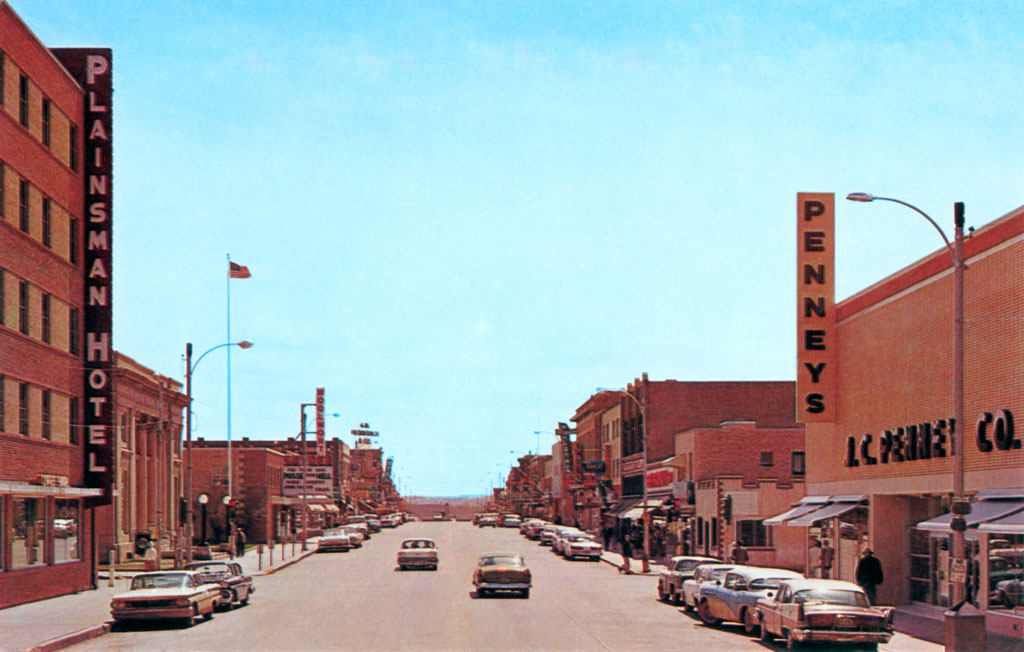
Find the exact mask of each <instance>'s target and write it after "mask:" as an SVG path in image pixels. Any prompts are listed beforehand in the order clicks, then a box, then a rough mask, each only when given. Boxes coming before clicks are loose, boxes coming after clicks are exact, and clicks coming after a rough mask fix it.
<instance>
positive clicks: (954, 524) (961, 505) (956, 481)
mask: <svg viewBox="0 0 1024 652" xmlns="http://www.w3.org/2000/svg"><path fill="white" fill-rule="evenodd" d="M846 198H847V199H849V200H850V201H857V202H872V201H875V200H878V201H891V202H895V203H897V204H902V205H903V206H906V207H907V208H910V209H911V210H913V211H916V212H917V213H918V214H919V215H921V216H922V217H924V218H925V219H926V220H928V221H929V222H931V225H932V226H934V227H935V230H936V231H938V232H939V235H941V236H942V241H943V242H944V243H945V244H946V250H947V251H949V255H950V256H951V257H952V258H953V414H954V416H953V418H954V419H955V420H956V426H955V429H954V433H955V436H954V437H953V501H952V505H951V506H950V511H951V512H952V518H951V519H950V523H949V527H950V529H951V530H952V531H953V562H954V563H955V564H957V565H961V568H962V569H963V570H964V571H966V568H967V561H966V558H965V555H964V530H966V529H967V525H966V522H965V520H964V516H966V515H967V514H970V512H971V504H970V503H969V502H968V501H967V500H966V498H965V497H964V438H965V434H966V428H965V425H966V424H965V423H964V268H965V266H964V204H963V202H956V203H955V204H953V228H954V231H953V233H954V237H953V244H952V245H950V243H949V238H947V237H946V234H945V233H943V231H942V229H941V228H940V227H939V225H938V224H936V222H935V220H933V219H932V218H930V217H929V216H928V215H927V214H925V213H924V211H922V210H921V209H919V208H917V207H916V206H913V205H911V204H908V203H907V202H905V201H900V200H899V199H892V198H890V197H875V196H874V195H871V194H869V193H866V192H854V193H850V194H849V195H847V196H846ZM966 580H967V578H966V572H961V573H956V574H955V575H954V577H953V582H952V584H953V587H952V588H953V591H952V596H951V598H952V600H951V602H952V604H958V603H960V602H961V601H963V599H964V596H965V595H966V587H965V583H966Z"/></svg>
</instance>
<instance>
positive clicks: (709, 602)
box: [697, 566, 803, 634]
mask: <svg viewBox="0 0 1024 652" xmlns="http://www.w3.org/2000/svg"><path fill="white" fill-rule="evenodd" d="M802 578H803V575H801V574H800V573H798V572H796V571H791V570H786V569H785V568H761V567H760V566H734V567H733V569H732V570H731V571H729V572H727V573H726V574H725V579H724V580H721V581H715V582H713V583H711V584H708V585H707V586H704V587H703V588H702V589H701V591H700V602H699V603H698V604H697V613H698V614H699V615H700V619H701V620H703V621H704V622H705V623H707V624H708V625H717V624H719V623H721V622H722V621H731V622H736V623H743V629H744V630H745V631H746V632H747V633H748V634H756V633H757V628H758V624H757V620H756V619H755V617H754V610H755V608H756V606H757V604H756V603H757V600H758V598H763V597H764V596H765V595H767V594H768V593H769V592H771V591H775V590H777V589H778V588H779V583H780V582H782V580H791V579H802Z"/></svg>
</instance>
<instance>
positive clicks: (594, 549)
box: [562, 532, 604, 561]
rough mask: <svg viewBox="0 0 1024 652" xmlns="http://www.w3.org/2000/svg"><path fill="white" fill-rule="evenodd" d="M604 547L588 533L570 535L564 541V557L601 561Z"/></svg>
mask: <svg viewBox="0 0 1024 652" xmlns="http://www.w3.org/2000/svg"><path fill="white" fill-rule="evenodd" d="M602 552H604V546H602V545H601V544H600V543H598V542H597V537H595V536H594V535H592V534H587V533H586V532H579V533H575V534H569V535H568V536H566V537H565V538H564V539H562V556H563V557H565V558H566V559H575V558H576V557H583V558H584V559H589V560H591V561H600V560H601V553H602Z"/></svg>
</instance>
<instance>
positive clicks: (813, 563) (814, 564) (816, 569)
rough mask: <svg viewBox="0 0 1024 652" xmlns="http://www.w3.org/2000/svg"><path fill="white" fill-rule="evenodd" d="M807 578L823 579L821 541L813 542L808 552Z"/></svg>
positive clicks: (814, 540)
mask: <svg viewBox="0 0 1024 652" xmlns="http://www.w3.org/2000/svg"><path fill="white" fill-rule="evenodd" d="M807 577H823V575H822V574H821V541H819V540H818V539H812V540H811V548H810V550H808V551H807Z"/></svg>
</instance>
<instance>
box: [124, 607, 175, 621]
mask: <svg viewBox="0 0 1024 652" xmlns="http://www.w3.org/2000/svg"><path fill="white" fill-rule="evenodd" d="M110 615H111V616H113V617H114V620H159V619H162V618H191V617H192V607H191V606H188V607H158V608H153V609H147V608H145V607H123V608H120V609H111V610H110Z"/></svg>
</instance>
